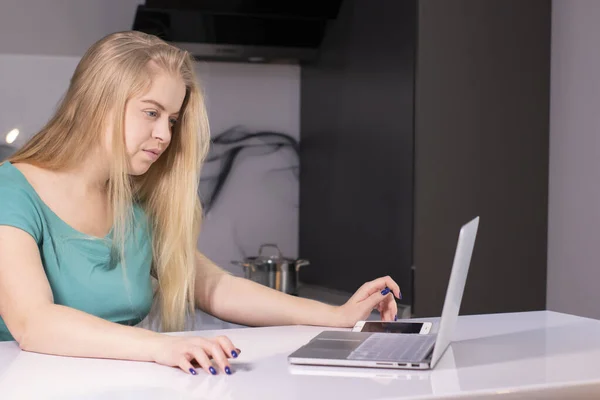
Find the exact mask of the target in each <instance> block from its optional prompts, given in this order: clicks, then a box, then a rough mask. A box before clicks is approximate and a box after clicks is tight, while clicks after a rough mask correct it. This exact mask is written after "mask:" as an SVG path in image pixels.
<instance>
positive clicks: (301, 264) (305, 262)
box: [296, 260, 310, 271]
mask: <svg viewBox="0 0 600 400" xmlns="http://www.w3.org/2000/svg"><path fill="white" fill-rule="evenodd" d="M309 264H310V261H308V260H297V261H296V271H300V267H304V266H305V265H309Z"/></svg>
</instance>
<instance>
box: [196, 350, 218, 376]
mask: <svg viewBox="0 0 600 400" xmlns="http://www.w3.org/2000/svg"><path fill="white" fill-rule="evenodd" d="M190 353H191V355H192V357H194V358H195V359H196V362H197V363H198V364H199V365H200V367H201V368H202V369H203V370H205V371H206V373H207V374H211V375H216V374H217V370H216V369H215V367H213V366H212V364H211V362H210V360H209V359H208V355H207V354H206V352H205V351H204V349H203V348H202V347H200V346H194V347H193V348H192V350H191V351H190Z"/></svg>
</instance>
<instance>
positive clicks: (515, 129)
mask: <svg viewBox="0 0 600 400" xmlns="http://www.w3.org/2000/svg"><path fill="white" fill-rule="evenodd" d="M550 7H551V4H550V1H549V0H529V1H526V2H523V1H519V0H486V1H480V0H452V1H448V0H420V1H417V0H345V1H344V2H343V4H342V7H341V9H340V13H339V15H338V18H337V19H336V20H335V21H334V22H332V23H331V25H330V27H329V28H328V32H327V35H326V37H325V39H324V42H323V44H322V48H321V54H320V57H319V61H318V62H317V63H314V64H311V65H304V66H302V76H301V160H300V161H301V172H300V243H299V249H300V254H301V255H302V257H306V258H308V259H310V260H311V262H312V265H311V268H306V269H305V270H303V271H302V280H303V281H304V282H306V283H311V284H316V285H320V286H325V287H330V288H333V289H338V290H345V291H349V292H353V291H354V290H356V289H357V288H358V286H359V285H360V284H361V283H363V282H365V281H367V280H370V279H373V278H374V277H377V276H381V275H390V276H392V277H393V278H394V279H395V280H397V281H398V283H399V284H400V285H401V287H402V291H403V294H404V298H403V300H402V303H404V304H410V305H412V306H413V309H414V312H415V314H416V315H419V316H427V315H439V314H440V313H441V307H442V303H443V299H444V296H445V290H446V285H447V282H448V277H449V273H450V267H451V263H452V259H453V256H454V250H455V246H456V239H457V236H458V230H459V228H460V226H461V224H463V223H464V222H466V221H468V220H469V219H471V218H472V217H474V216H476V215H479V216H480V217H481V221H480V229H479V235H478V239H477V243H476V246H475V251H474V254H473V260H472V263H471V271H470V275H469V279H468V281H467V286H466V290H465V295H464V299H463V307H462V313H467V314H468V313H482V312H486V313H487V312H506V311H523V310H534V309H544V308H545V295H546V232H547V193H548V188H547V184H548V126H549V84H550V78H549V76H550V19H551V18H550V15H551V13H550ZM413 265H414V266H415V269H414V271H415V273H414V276H413V274H412V270H411V266H413Z"/></svg>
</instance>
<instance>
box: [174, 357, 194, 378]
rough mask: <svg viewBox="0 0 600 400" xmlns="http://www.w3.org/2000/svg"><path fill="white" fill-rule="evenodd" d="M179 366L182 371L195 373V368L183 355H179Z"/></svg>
mask: <svg viewBox="0 0 600 400" xmlns="http://www.w3.org/2000/svg"><path fill="white" fill-rule="evenodd" d="M178 366H179V368H181V370H182V371H183V372H186V373H188V374H190V375H196V374H197V372H196V369H195V368H194V367H193V366H192V363H190V360H188V359H187V358H185V357H181V361H180V362H179V364H178Z"/></svg>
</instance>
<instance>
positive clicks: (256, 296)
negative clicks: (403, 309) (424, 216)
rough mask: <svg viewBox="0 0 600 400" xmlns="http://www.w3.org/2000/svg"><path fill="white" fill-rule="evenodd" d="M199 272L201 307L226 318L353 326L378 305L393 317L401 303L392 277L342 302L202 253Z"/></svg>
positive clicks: (256, 322)
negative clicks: (238, 271) (307, 294)
mask: <svg viewBox="0 0 600 400" xmlns="http://www.w3.org/2000/svg"><path fill="white" fill-rule="evenodd" d="M197 271H198V272H197V274H196V276H197V280H196V295H197V296H196V298H197V301H198V306H199V308H201V309H202V310H204V311H206V312H208V313H209V314H212V315H214V316H216V317H218V318H220V319H222V320H226V321H230V322H234V323H238V324H243V325H249V326H268V325H317V326H333V327H351V326H354V324H355V323H356V322H357V321H359V320H361V319H366V318H367V317H368V315H369V314H370V313H371V311H372V310H373V309H374V308H377V309H379V310H380V311H381V313H382V319H385V320H393V319H394V318H395V315H396V312H397V306H396V303H395V301H394V299H393V295H392V294H391V293H389V291H385V288H386V287H389V288H390V289H391V291H392V293H393V294H395V295H396V296H397V297H399V296H400V289H399V287H398V285H397V284H396V283H395V282H394V281H393V280H392V279H391V278H390V277H385V278H379V279H376V280H374V281H371V282H368V283H366V284H364V285H363V286H362V287H361V288H360V289H359V290H358V291H357V292H356V293H355V294H354V296H352V298H351V299H350V300H349V301H348V302H347V303H346V304H344V305H343V306H340V307H336V306H331V305H327V304H324V303H320V302H318V301H314V300H309V299H305V298H300V297H296V296H290V295H288V294H285V293H282V292H280V291H277V290H274V289H271V288H268V287H266V286H264V285H261V284H258V283H256V282H253V281H250V280H248V279H244V278H239V277H235V276H232V275H231V274H228V273H226V272H225V271H223V270H222V269H220V268H219V267H217V266H216V265H215V264H214V263H212V262H211V261H210V260H209V259H208V258H206V257H204V256H203V255H202V254H200V253H198V257H197ZM382 291H384V292H383V293H382ZM388 293H389V294H388Z"/></svg>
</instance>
